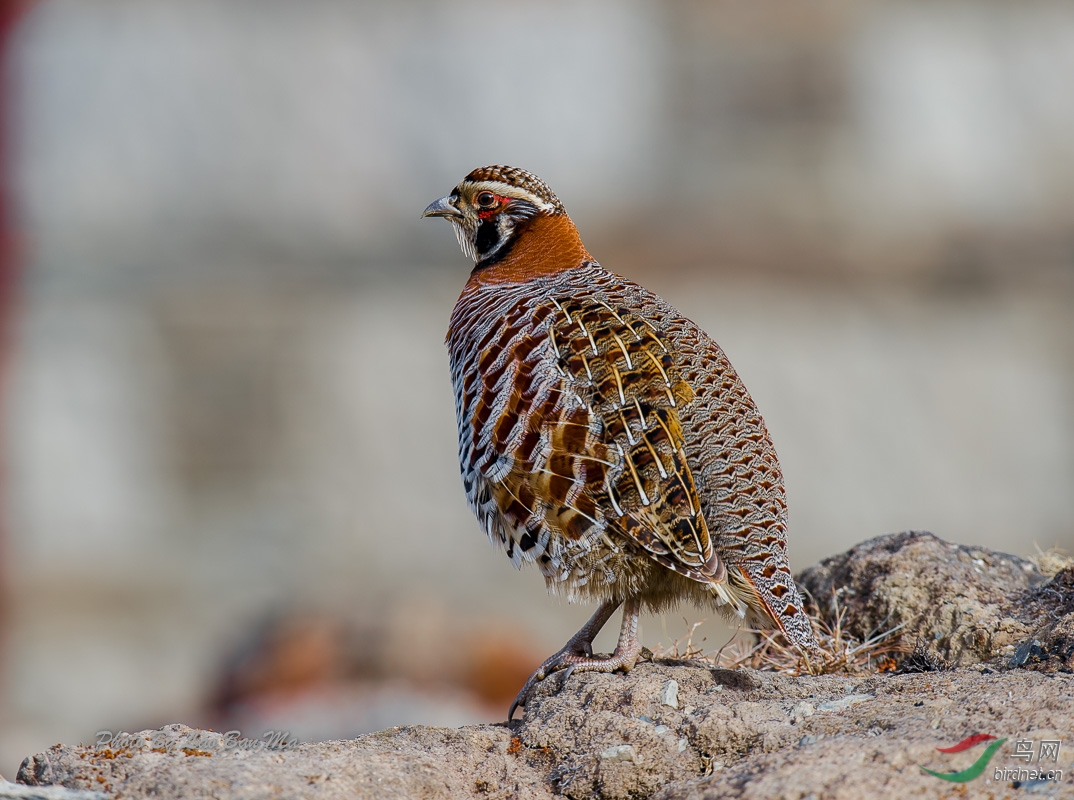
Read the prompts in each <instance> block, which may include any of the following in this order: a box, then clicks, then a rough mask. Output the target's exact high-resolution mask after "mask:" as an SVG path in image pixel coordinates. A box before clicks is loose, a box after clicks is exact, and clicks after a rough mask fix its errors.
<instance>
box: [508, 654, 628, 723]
mask: <svg viewBox="0 0 1074 800" xmlns="http://www.w3.org/2000/svg"><path fill="white" fill-rule="evenodd" d="M572 645H573V643H568V645H567V647H564V648H563V649H562V650H560V651H559V652H558V653H556V654H554V655H552V656H551V657H549V658H548V659H546V660H545V662H544V663H543V664H541V666H539V667H538V668H537V671H536V672H534V673H533V674H532V675H530V677H529V680H527V681H526V683H525V685H524V686H523V687H522V690H521V691H520V692H519V693H518V697H516V698H515V702H513V703H512V704H511V710H510V711H508V712H507V719H508V721H510V720H511V718H512V717H513V716H514V715H515V709H517V708H518V707H519V706H525V705H526V701H527V700H528V699H529V696H530V693H531V692H533V690H534V688H535V687H536V686H537V684H538V683H540V682H541V681H543V680H544V679H545V678H547V677H548V676H549V675H551V674H552V673H554V672H558V671H559V670H563V680H562V682H561V683H560V687H561V688H562V687H563V686H565V685H566V683H567V679H568V678H569V677H570V676H571V674H572V673H574V672H615V671H616V670H622V671H623V672H629V671H630V670H631V669H633V667H634V664H635V663H636V662H637V660H638V656H639V655H640V654H641V643H640V642H639V641H638V640H637V639H633V640H632V641H627V642H623V641H620V643H619V645H618V646H617V647H616V648H615V652H614V653H612V654H611V655H610V656H594V655H593V648H592V645H590V643H589V642H586V643H585V645H584V648H583V647H579V646H577V645H574V646H572Z"/></svg>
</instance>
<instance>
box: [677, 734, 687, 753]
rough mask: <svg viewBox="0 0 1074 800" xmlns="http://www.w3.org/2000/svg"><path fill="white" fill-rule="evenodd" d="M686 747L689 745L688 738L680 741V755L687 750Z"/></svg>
mask: <svg viewBox="0 0 1074 800" xmlns="http://www.w3.org/2000/svg"><path fill="white" fill-rule="evenodd" d="M686 745H687V741H686V737H685V736H684V737H683V738H681V739H679V752H680V753H681V752H682V751H684V750H685V749H686Z"/></svg>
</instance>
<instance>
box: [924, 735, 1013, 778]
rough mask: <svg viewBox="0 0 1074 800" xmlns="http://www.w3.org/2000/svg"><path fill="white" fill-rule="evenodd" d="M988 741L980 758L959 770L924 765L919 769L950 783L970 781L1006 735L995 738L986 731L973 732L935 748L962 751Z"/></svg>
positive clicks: (945, 751) (1000, 744)
mask: <svg viewBox="0 0 1074 800" xmlns="http://www.w3.org/2000/svg"><path fill="white" fill-rule="evenodd" d="M988 741H991V742H992V744H990V745H988V747H986V748H985V751H984V752H983V753H981V756H980V758H978V759H977V760H976V761H974V762H973V764H971V765H970V766H969V767H967V768H966V769H964V770H962V771H961V772H934V771H932V770H931V769H927V768H925V767H922V768H921V769H923V770H925V772H927V773H928V774H929V775H932V776H933V777H935V778H939V779H940V780H941V781H951V782H952V783H966V782H967V781H972V780H973V779H974V778H977V777H979V776H980V774H981V773H982V772H984V771H985V768H986V767H987V766H988V762H989V761H991V760H992V756H994V755H995V754H996V751H997V750H999V748H1001V747H1002V746H1003V743H1004V742H1005V741H1007V739H1006V737H1005V738H1003V739H996V737H995V736H992V735H991V734H988V733H975V734H973V736H967V737H966V738H965V739H963V740H962V741H961V742H959V743H958V744H954V745H951V746H950V747H937V748H936V749H937V750H939V751H940V752H941V753H962V752H964V751H966V750H969V749H970V748H971V747H976V746H977V745H979V744H981V743H982V742H988Z"/></svg>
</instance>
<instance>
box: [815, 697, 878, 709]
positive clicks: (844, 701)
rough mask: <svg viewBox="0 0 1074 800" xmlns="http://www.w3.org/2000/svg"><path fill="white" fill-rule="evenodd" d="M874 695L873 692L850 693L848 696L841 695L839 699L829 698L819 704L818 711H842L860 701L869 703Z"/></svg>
mask: <svg viewBox="0 0 1074 800" xmlns="http://www.w3.org/2000/svg"><path fill="white" fill-rule="evenodd" d="M873 699H874V697H873V696H872V695H871V694H848V695H847V696H846V697H841V698H840V699H838V700H828V701H826V702H824V703H821V704H820V705H818V706H817V711H842V710H843V709H845V708H849V707H850V706H856V705H857V704H858V703H867V702H868V701H870V700H873Z"/></svg>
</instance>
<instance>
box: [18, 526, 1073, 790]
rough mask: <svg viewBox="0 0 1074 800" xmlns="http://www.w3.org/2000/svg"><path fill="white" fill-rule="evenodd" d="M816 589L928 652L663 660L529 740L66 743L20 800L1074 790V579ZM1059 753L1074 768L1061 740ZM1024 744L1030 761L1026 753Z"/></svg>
mask: <svg viewBox="0 0 1074 800" xmlns="http://www.w3.org/2000/svg"><path fill="white" fill-rule="evenodd" d="M799 582H800V585H801V586H803V588H805V589H806V590H808V591H809V592H810V593H811V594H812V595H813V597H814V598H816V599H817V601H818V605H819V606H820V613H821V616H822V617H824V618H825V620H826V622H827V624H829V625H834V624H835V619H836V617H837V616H838V615H839V614H840V613H842V614H843V617H842V622H841V628H842V630H843V631H844V633H845V634H846V635H848V636H854V637H856V638H857V639H859V640H864V639H867V638H869V637H870V636H872V635H875V634H876V633H878V632H883V631H887V630H891V629H892V628H895V627H897V626H901V627H899V628H898V630H899V634H900V635H901V637H902V644H903V650H904V651H908V652H906V653H905V654H904V655H902V656H900V657H899V658H898V659H896V660H895V662H894V663H889V664H887V665H886V666H887V667H888V668H894V669H892V671H888V672H882V673H881V672H875V671H871V672H870V671H867V670H866V671H859V668H856V667H854V666H853V665H851V667H849V668H848V669H847V670H846V671H845V672H844V673H843V674H823V675H800V676H794V675H790V674H784V673H781V672H774V671H764V670H758V669H750V668H739V669H735V670H730V669H724V668H719V667H716V666H714V665H712V664H711V663H707V662H703V661H668V660H657V661H655V662H650V663H641V664H639V665H638V666H637V667H636V668H635V669H634V671H632V672H631V673H630V674H629V675H626V676H624V675H619V674H614V675H602V674H592V673H588V674H576V675H572V676H571V677H570V678H569V679H568V680H567V681H566V683H565V685H563V686H561V680H560V678H559V677H558V676H557V677H556V678H555V679H553V680H549V681H547V682H546V683H545V684H544V685H542V686H541V687H540V688H539V689H538V691H537V693H536V695H535V696H534V697H533V698H532V699H531V702H530V706H529V707H528V708H527V709H526V713H525V715H524V717H523V718H522V719H521V720H516V721H514V722H512V723H511V724H510V725H508V724H503V725H488V726H476V727H469V728H461V729H442V728H423V727H410V728H392V729H389V730H385V731H381V732H379V733H375V734H370V735H368V736H363V737H359V738H358V739H354V740H347V741H334V742H322V743H316V744H297V745H292V744H290V743H287V742H275V743H269V744H265V743H263V742H256V741H248V740H228V739H227V738H225V737H224V736H222V735H221V734H216V733H211V732H207V731H197V730H193V729H190V728H186V727H184V726H181V725H173V726H168V727H166V728H163V729H161V730H159V731H155V732H142V733H140V734H135V735H133V736H131V737H129V738H128V739H125V740H122V741H114V742H112V743H111V745H110V746H109V747H97V746H81V745H80V746H66V745H64V746H56V747H53V748H51V749H50V750H48V751H47V752H45V753H40V754H38V755H35V756H32V757H31V758H28V759H26V761H25V762H24V763H23V765H22V768H21V769H20V770H19V773H18V776H17V781H18V784H0V798H6V797H19V798H30V797H33V798H65V799H66V800H75V798H80V799H81V800H88V798H118V797H127V798H142V797H150V796H155V797H191V798H201V797H240V798H255V797H256V798H259V797H309V798H325V799H326V800H327V799H328V798H343V797H347V798H350V797H378V798H460V797H475V798H497V797H499V798H508V797H510V798H515V797H517V798H534V799H536V798H553V797H568V798H590V797H600V798H661V799H663V800H671V798H690V799H693V798H698V799H700V798H718V797H720V798H722V797H735V798H872V797H877V796H882V795H886V796H889V797H911V796H914V797H916V796H922V797H993V798H1005V797H1012V798H1013V797H1023V796H1026V795H1030V794H1035V795H1041V796H1049V797H1074V566H1071V565H1069V564H1067V563H1065V562H1063V561H1062V560H1061V559H1055V558H1053V559H1038V560H1037V561H1036V562H1035V563H1031V562H1028V561H1025V560H1022V559H1019V558H1016V557H1014V556H1009V555H1005V554H1002V553H994V552H990V551H987V550H983V549H978V548H970V547H964V546H959V545H953V544H949V543H946V542H943V541H941V540H940V539H937V538H936V537H934V536H932V535H931V534H925V533H903V534H897V535H893V536H887V537H881V538H878V539H874V540H871V541H869V542H865V543H863V544H861V545H858V546H857V547H855V548H853V549H852V550H850V551H849V552H847V553H845V554H842V555H840V556H837V557H834V558H831V559H828V560H827V561H825V562H823V563H822V564H821V565H819V566H817V567H814V568H812V569H810V570H807V571H806V572H805V573H803V574H802V575H800V576H799ZM859 667H860V665H859ZM973 734H988V735H991V736H994V737H997V741H998V740H999V739H1003V738H1006V739H1007V741H1006V742H1004V743H1003V744H1000V745H999V746H998V747H996V748H995V749H994V752H993V754H992V758H991V760H990V761H989V762H988V766H987V767H986V768H985V769H984V770H983V772H982V773H981V774H980V775H979V777H976V778H974V779H973V780H970V781H968V782H964V783H959V782H950V781H945V780H942V779H940V778H937V777H934V776H933V775H930V774H928V773H926V772H925V771H924V770H923V769H922V767H927V768H929V769H931V770H933V771H935V772H939V773H947V772H957V771H960V770H963V769H966V768H968V767H970V766H971V765H972V764H973V763H974V762H976V761H977V760H978V759H979V758H981V757H982V755H983V754H984V753H985V750H986V749H987V748H988V747H989V746H990V743H989V742H982V743H980V744H977V745H975V746H972V747H969V748H967V749H965V750H964V751H962V752H959V753H954V754H950V753H941V752H938V751H937V748H941V747H950V746H952V745H955V744H956V743H958V742H960V741H962V740H964V739H965V738H966V737H969V736H971V735H973ZM1019 741H1021V742H1022V743H1023V744H1021V745H1019V744H1018V742H1019ZM1056 741H1058V742H1060V743H1061V744H1060V746H1059V751H1058V754H1057V756H1056V758H1055V759H1054V760H1053V759H1052V757H1051V751H1049V750H1048V747H1049V746H1048V745H1046V744H1043V743H1046V742H1056ZM1025 743H1028V747H1029V748H1031V749H1032V754H1031V756H1030V760H1029V762H1028V763H1027V762H1026V761H1024V760H1019V759H1018V758H1016V755H1018V754H1019V753H1020V752H1021V751H1020V748H1025V747H1026V746H1027V745H1026V744H1025ZM1042 747H1043V748H1044V750H1043V751H1042ZM1052 750H1053V751H1054V745H1053V746H1052ZM1042 752H1044V753H1046V754H1045V755H1043V756H1042ZM1017 769H1022V770H1027V772H1025V773H1023V774H1021V775H1019V774H1014V773H1012V772H1011V770H1017ZM997 770H999V772H997ZM1028 770H1062V773H1063V775H1062V779H1061V780H1044V779H1040V778H1035V777H1033V776H1032V775H1030V774H1029V773H1028ZM1004 771H1006V772H1004ZM55 787H66V789H67V790H68V791H64V790H61V789H58V788H55ZM70 790H75V791H70Z"/></svg>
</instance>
